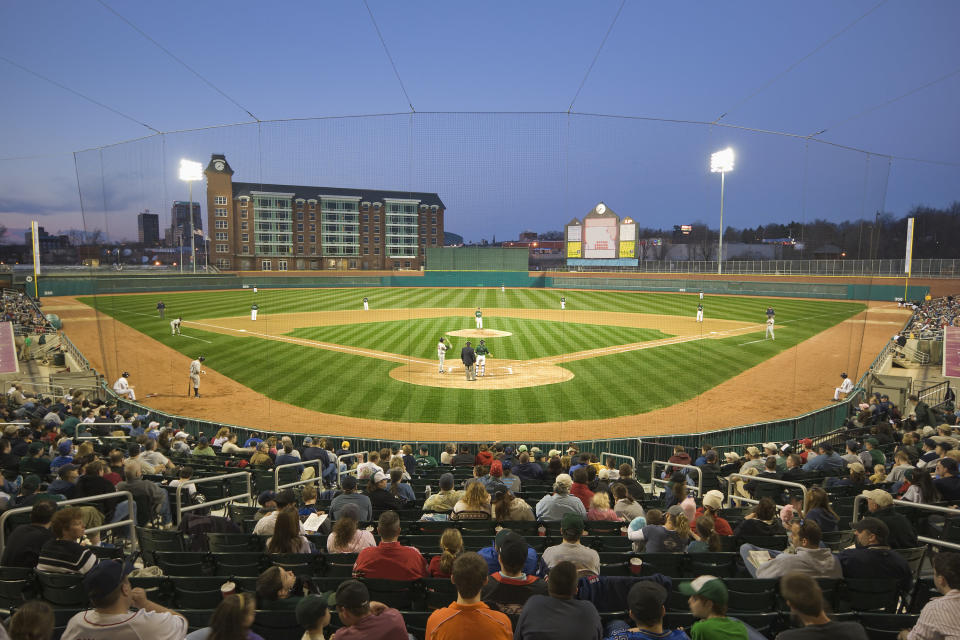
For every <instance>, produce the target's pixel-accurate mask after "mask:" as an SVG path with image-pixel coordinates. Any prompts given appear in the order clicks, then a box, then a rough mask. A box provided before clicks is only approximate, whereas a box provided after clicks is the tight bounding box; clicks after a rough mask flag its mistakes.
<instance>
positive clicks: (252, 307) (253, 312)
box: [250, 304, 260, 320]
mask: <svg viewBox="0 0 960 640" xmlns="http://www.w3.org/2000/svg"><path fill="white" fill-rule="evenodd" d="M259 310H260V307H258V306H257V305H255V304H252V305H250V319H251V320H256V319H257V311H259Z"/></svg>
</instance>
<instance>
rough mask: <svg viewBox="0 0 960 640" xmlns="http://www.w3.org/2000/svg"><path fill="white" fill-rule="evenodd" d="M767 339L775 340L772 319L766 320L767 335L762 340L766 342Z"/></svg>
mask: <svg viewBox="0 0 960 640" xmlns="http://www.w3.org/2000/svg"><path fill="white" fill-rule="evenodd" d="M767 338H770V339H771V340H776V338H774V337H773V318H767V333H766V335H765V336H764V337H763V339H764V340H766V339H767Z"/></svg>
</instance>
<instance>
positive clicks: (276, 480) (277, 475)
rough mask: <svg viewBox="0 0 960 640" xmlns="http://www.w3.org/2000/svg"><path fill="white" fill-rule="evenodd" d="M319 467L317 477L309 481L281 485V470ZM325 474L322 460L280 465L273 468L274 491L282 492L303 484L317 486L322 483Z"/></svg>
mask: <svg viewBox="0 0 960 640" xmlns="http://www.w3.org/2000/svg"><path fill="white" fill-rule="evenodd" d="M313 465H316V466H317V475H316V476H315V477H313V478H310V479H309V480H296V481H294V482H288V483H286V484H280V469H289V468H290V467H308V466H313ZM322 474H323V461H322V460H321V459H320V458H317V459H315V460H307V461H306V462H288V463H287V464H278V465H277V466H275V467H274V468H273V490H274V491H280V490H281V489H286V488H287V487H299V486H300V485H302V484H316V483H317V482H320V481H321V477H320V476H321V475H322Z"/></svg>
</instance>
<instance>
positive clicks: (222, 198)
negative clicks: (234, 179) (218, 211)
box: [213, 196, 227, 204]
mask: <svg viewBox="0 0 960 640" xmlns="http://www.w3.org/2000/svg"><path fill="white" fill-rule="evenodd" d="M213 204H227V196H214V197H213Z"/></svg>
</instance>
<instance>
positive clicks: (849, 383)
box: [833, 378, 853, 400]
mask: <svg viewBox="0 0 960 640" xmlns="http://www.w3.org/2000/svg"><path fill="white" fill-rule="evenodd" d="M851 391H853V380H851V379H850V378H844V379H843V382H841V383H840V386H839V387H837V388H836V389H834V390H833V399H834V400H839V399H840V394H841V393H850V392H851Z"/></svg>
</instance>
